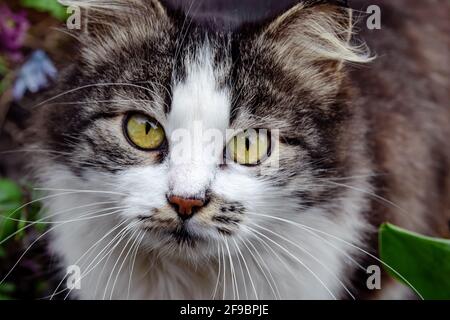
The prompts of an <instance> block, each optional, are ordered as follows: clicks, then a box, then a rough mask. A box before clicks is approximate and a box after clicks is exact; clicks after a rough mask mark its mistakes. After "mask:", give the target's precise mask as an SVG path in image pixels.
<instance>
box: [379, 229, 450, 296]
mask: <svg viewBox="0 0 450 320" xmlns="http://www.w3.org/2000/svg"><path fill="white" fill-rule="evenodd" d="M379 237H380V256H381V259H382V261H383V262H384V263H386V264H387V265H388V266H389V267H390V268H389V267H387V268H386V270H387V271H388V273H389V274H390V275H391V276H392V277H394V278H396V279H397V280H399V281H401V282H403V283H405V284H407V285H409V286H410V287H412V288H413V289H414V290H417V292H418V293H420V295H421V296H422V297H423V298H424V299H450V240H445V239H438V238H430V237H425V236H422V235H419V234H416V233H413V232H410V231H407V230H404V229H402V228H399V227H396V226H394V225H391V224H383V225H382V226H381V228H380V233H379ZM391 268H392V269H391ZM393 270H395V272H394V271H393ZM400 275H401V276H400ZM405 280H407V281H405Z"/></svg>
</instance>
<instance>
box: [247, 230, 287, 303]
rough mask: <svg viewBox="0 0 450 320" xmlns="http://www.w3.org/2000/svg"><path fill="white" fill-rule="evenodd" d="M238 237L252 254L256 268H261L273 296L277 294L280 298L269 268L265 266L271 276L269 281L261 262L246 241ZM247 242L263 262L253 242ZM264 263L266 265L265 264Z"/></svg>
mask: <svg viewBox="0 0 450 320" xmlns="http://www.w3.org/2000/svg"><path fill="white" fill-rule="evenodd" d="M240 238H241V240H242V243H243V244H244V246H245V247H246V248H247V250H248V252H250V255H251V256H252V258H253V260H254V261H255V262H256V265H257V266H258V268H259V269H260V270H261V273H262V274H263V276H264V278H265V279H266V281H267V284H268V285H269V287H270V289H271V290H272V293H273V295H274V297H275V298H277V296H278V298H279V299H281V296H280V291H279V290H278V287H277V285H276V282H275V280H274V278H273V276H272V273H271V272H270V270H269V268H268V267H266V268H267V271H268V272H269V275H270V278H271V280H270V281H269V279H268V277H267V275H266V272H265V271H264V269H263V268H262V266H261V264H260V263H259V261H258V259H256V257H255V255H254V254H253V252H252V250H250V248H249V247H248V246H247V243H246V242H247V241H246V240H245V239H243V238H242V237H240ZM248 243H249V244H250V245H251V246H252V247H253V249H254V250H255V252H256V253H257V254H258V256H259V258H260V259H261V261H262V262H263V263H264V260H263V259H262V257H261V256H260V255H259V253H258V250H256V248H255V247H254V246H253V244H252V243H251V242H250V241H248ZM266 265H267V264H266ZM272 283H273V284H274V285H275V287H277V290H276V291H275V289H274V287H273V286H272Z"/></svg>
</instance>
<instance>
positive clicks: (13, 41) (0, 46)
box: [0, 5, 29, 61]
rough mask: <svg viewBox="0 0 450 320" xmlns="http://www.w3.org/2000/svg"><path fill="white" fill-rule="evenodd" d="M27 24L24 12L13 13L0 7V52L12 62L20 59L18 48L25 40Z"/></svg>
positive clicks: (6, 7) (4, 7)
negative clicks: (6, 55)
mask: <svg viewBox="0 0 450 320" xmlns="http://www.w3.org/2000/svg"><path fill="white" fill-rule="evenodd" d="M28 27H29V23H28V20H27V18H26V13H25V11H21V12H19V13H13V12H12V11H11V9H10V8H9V7H8V6H6V5H3V6H1V7H0V51H4V52H6V53H7V54H8V55H9V56H10V58H11V59H12V60H14V61H17V60H20V58H21V57H22V55H21V53H20V48H21V47H22V45H23V41H24V39H25V33H26V31H27V30H28Z"/></svg>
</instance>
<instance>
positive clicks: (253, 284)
mask: <svg viewBox="0 0 450 320" xmlns="http://www.w3.org/2000/svg"><path fill="white" fill-rule="evenodd" d="M232 240H233V242H234V244H235V246H236V248H237V251H238V254H239V255H240V256H241V258H242V262H244V266H245V269H246V270H247V274H248V277H249V279H250V284H251V285H252V288H253V293H254V294H255V299H256V300H258V293H257V292H256V287H255V283H254V282H253V278H252V276H251V274H250V270H249V268H248V266H247V262H246V260H245V258H244V256H243V255H242V252H241V250H240V249H239V248H238V245H237V243H236V240H234V238H232Z"/></svg>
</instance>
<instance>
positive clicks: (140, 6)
mask: <svg viewBox="0 0 450 320" xmlns="http://www.w3.org/2000/svg"><path fill="white" fill-rule="evenodd" d="M58 1H59V2H60V3H61V4H63V5H65V6H70V7H73V8H79V9H81V10H82V17H81V19H87V20H86V21H87V25H88V30H89V31H93V32H95V31H96V30H97V28H100V29H101V31H105V27H107V26H120V25H125V26H126V25H130V24H131V23H132V22H133V20H137V19H138V18H142V17H143V16H146V17H147V18H148V20H149V21H151V20H155V19H159V18H163V17H166V16H167V13H166V9H165V8H164V6H163V5H162V4H161V3H160V1H158V0H58Z"/></svg>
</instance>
